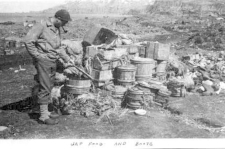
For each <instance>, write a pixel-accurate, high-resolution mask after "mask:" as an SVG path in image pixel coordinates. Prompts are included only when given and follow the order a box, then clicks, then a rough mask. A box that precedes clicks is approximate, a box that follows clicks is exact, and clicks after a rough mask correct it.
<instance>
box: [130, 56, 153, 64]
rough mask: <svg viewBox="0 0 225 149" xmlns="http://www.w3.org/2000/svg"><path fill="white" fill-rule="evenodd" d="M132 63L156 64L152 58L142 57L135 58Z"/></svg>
mask: <svg viewBox="0 0 225 149" xmlns="http://www.w3.org/2000/svg"><path fill="white" fill-rule="evenodd" d="M130 61H133V62H139V63H154V62H155V60H153V59H151V58H142V57H134V58H133V59H131V60H130Z"/></svg>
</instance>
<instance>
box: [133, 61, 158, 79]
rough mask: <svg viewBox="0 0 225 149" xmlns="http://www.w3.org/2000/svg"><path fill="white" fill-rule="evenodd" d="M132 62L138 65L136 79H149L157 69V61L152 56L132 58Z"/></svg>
mask: <svg viewBox="0 0 225 149" xmlns="http://www.w3.org/2000/svg"><path fill="white" fill-rule="evenodd" d="M130 61H131V64H133V65H135V66H136V67H137V71H136V76H135V78H136V81H148V80H149V79H150V78H152V74H153V72H154V69H155V61H154V60H153V59H150V58H135V59H131V60H130Z"/></svg>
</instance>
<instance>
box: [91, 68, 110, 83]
mask: <svg viewBox="0 0 225 149" xmlns="http://www.w3.org/2000/svg"><path fill="white" fill-rule="evenodd" d="M91 76H92V77H93V78H94V79H95V80H96V81H94V84H95V86H98V87H100V86H103V85H105V83H104V82H103V81H105V82H109V81H110V80H113V74H112V70H96V69H93V70H92V72H91ZM98 81H99V82H98Z"/></svg>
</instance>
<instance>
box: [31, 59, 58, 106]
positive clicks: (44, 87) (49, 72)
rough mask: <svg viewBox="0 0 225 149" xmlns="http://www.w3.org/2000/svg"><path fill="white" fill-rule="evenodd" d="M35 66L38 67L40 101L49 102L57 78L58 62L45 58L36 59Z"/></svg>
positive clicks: (40, 102) (41, 102) (42, 102)
mask: <svg viewBox="0 0 225 149" xmlns="http://www.w3.org/2000/svg"><path fill="white" fill-rule="evenodd" d="M35 68H36V69H37V80H38V81H37V82H38V83H39V91H38V95H37V97H38V103H39V104H48V103H49V102H50V93H51V90H52V88H53V85H54V80H55V73H56V63H55V61H51V60H48V59H44V58H41V59H38V60H37V59H35Z"/></svg>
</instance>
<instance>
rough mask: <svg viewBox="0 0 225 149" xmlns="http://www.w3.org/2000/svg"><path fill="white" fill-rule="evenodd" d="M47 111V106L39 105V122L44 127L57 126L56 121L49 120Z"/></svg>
mask: <svg viewBox="0 0 225 149" xmlns="http://www.w3.org/2000/svg"><path fill="white" fill-rule="evenodd" d="M49 113H50V112H49V111H48V105H40V114H41V116H40V118H39V120H40V121H41V122H42V123H44V124H46V125H55V124H58V121H56V120H54V119H52V118H50V116H49Z"/></svg>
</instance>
